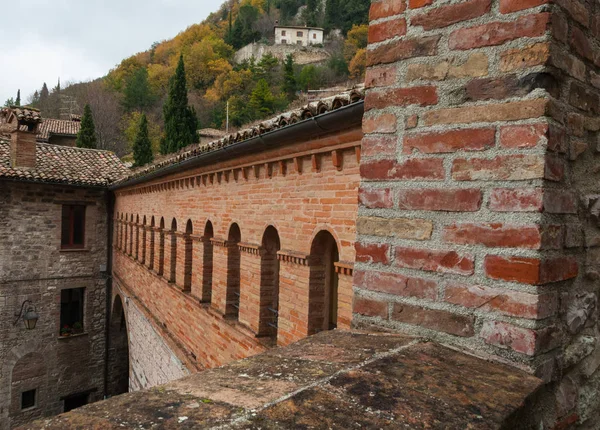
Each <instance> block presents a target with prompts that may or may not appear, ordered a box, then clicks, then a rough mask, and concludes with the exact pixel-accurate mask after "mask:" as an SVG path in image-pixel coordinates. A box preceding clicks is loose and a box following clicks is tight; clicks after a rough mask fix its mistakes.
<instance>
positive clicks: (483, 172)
mask: <svg viewBox="0 0 600 430" xmlns="http://www.w3.org/2000/svg"><path fill="white" fill-rule="evenodd" d="M544 171H545V160H544V157H543V156H541V155H521V154H519V155H501V156H497V157H495V158H492V159H487V158H470V159H466V158H458V159H456V160H454V162H453V164H452V178H453V179H454V180H455V181H476V180H483V181H499V180H505V181H523V180H528V179H542V178H543V177H544Z"/></svg>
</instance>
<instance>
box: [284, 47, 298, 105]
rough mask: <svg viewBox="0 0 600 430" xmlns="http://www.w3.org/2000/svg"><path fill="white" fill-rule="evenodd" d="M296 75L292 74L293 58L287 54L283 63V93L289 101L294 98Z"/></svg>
mask: <svg viewBox="0 0 600 430" xmlns="http://www.w3.org/2000/svg"><path fill="white" fill-rule="evenodd" d="M297 86H298V84H297V83H296V75H295V73H294V57H293V56H292V54H288V56H287V57H286V58H285V61H284V63H283V92H284V93H285V94H286V96H287V98H288V100H289V101H292V100H294V99H295V98H296V89H297Z"/></svg>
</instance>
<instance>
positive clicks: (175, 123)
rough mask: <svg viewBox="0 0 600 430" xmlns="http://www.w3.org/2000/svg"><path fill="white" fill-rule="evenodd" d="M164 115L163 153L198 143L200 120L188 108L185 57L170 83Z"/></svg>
mask: <svg viewBox="0 0 600 430" xmlns="http://www.w3.org/2000/svg"><path fill="white" fill-rule="evenodd" d="M163 114H164V117H165V137H164V141H161V145H160V146H161V153H163V154H168V153H172V152H177V151H179V150H180V149H181V148H185V147H186V146H188V145H190V144H192V143H197V142H198V133H197V129H198V120H197V119H196V114H195V112H194V110H193V109H191V108H190V107H189V106H188V97H187V88H186V81H185V67H184V65H183V55H181V56H180V57H179V64H178V65H177V69H176V71H175V75H174V76H173V77H171V80H170V82H169V95H168V98H167V101H166V102H165V105H164V107H163Z"/></svg>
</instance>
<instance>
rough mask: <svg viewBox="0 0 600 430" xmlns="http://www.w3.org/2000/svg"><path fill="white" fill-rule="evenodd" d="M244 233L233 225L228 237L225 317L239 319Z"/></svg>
mask: <svg viewBox="0 0 600 430" xmlns="http://www.w3.org/2000/svg"><path fill="white" fill-rule="evenodd" d="M241 241H242V233H241V232H240V228H239V226H238V225H237V224H235V223H234V224H232V225H231V227H230V228H229V235H228V236H227V307H226V309H225V315H227V316H231V317H233V318H236V319H237V318H238V317H239V315H240V263H241V256H240V247H239V244H240V242H241Z"/></svg>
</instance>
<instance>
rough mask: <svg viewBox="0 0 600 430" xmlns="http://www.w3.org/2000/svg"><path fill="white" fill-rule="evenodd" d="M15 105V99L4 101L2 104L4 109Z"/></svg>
mask: <svg viewBox="0 0 600 430" xmlns="http://www.w3.org/2000/svg"><path fill="white" fill-rule="evenodd" d="M14 105H15V99H13V98H12V97H11V98H9V99H6V101H5V102H4V107H11V106H14Z"/></svg>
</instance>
